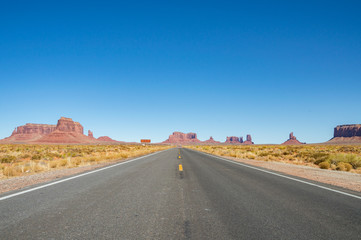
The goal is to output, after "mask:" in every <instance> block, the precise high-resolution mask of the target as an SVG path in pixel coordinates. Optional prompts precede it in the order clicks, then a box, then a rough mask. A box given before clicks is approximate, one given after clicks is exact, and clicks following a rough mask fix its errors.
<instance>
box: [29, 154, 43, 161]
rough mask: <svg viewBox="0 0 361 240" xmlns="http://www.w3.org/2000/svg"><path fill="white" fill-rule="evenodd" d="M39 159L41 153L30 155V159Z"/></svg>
mask: <svg viewBox="0 0 361 240" xmlns="http://www.w3.org/2000/svg"><path fill="white" fill-rule="evenodd" d="M40 159H41V155H40V154H35V155H33V156H32V157H31V160H40Z"/></svg>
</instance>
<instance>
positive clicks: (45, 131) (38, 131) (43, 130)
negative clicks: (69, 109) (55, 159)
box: [0, 117, 137, 144]
mask: <svg viewBox="0 0 361 240" xmlns="http://www.w3.org/2000/svg"><path fill="white" fill-rule="evenodd" d="M83 132H84V128H83V126H82V125H81V124H80V123H78V122H74V121H73V120H72V119H71V118H65V117H61V118H60V119H59V120H58V123H57V125H48V124H33V123H27V124H26V125H24V126H19V127H17V128H15V130H14V131H13V133H12V134H11V136H10V137H7V138H5V139H2V140H0V143H35V144H48V143H52V144H64V143H65V144H73V143H75V144H97V143H107V144H109V143H110V142H112V144H119V143H122V144H123V143H124V144H125V143H126V142H120V141H116V140H113V139H111V138H110V137H105V136H103V137H99V138H98V139H96V138H94V135H93V132H92V131H90V130H89V131H88V136H86V135H84V134H83ZM129 144H130V143H129ZM132 144H137V143H132Z"/></svg>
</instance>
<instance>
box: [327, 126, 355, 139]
mask: <svg viewBox="0 0 361 240" xmlns="http://www.w3.org/2000/svg"><path fill="white" fill-rule="evenodd" d="M333 137H334V138H335V137H361V124H349V125H339V126H337V127H335V129H334V133H333Z"/></svg>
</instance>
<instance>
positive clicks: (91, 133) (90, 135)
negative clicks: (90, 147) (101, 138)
mask: <svg viewBox="0 0 361 240" xmlns="http://www.w3.org/2000/svg"><path fill="white" fill-rule="evenodd" d="M88 137H91V138H94V136H93V132H92V131H90V130H88Z"/></svg>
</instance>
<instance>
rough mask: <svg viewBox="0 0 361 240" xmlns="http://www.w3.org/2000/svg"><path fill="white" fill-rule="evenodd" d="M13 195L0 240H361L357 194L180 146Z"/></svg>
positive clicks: (2, 212) (0, 205)
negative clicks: (321, 186) (302, 180)
mask: <svg viewBox="0 0 361 240" xmlns="http://www.w3.org/2000/svg"><path fill="white" fill-rule="evenodd" d="M179 156H180V157H179ZM323 186H324V185H323ZM327 187H330V188H333V187H331V186H327ZM18 193H19V194H18V195H12V197H9V198H4V197H5V196H9V195H10V194H14V193H8V194H3V195H1V196H0V239H360V238H361V199H360V198H357V197H353V196H352V195H355V196H360V194H359V193H355V192H350V191H348V193H350V194H351V196H349V195H345V194H342V193H338V192H333V191H330V190H327V189H322V188H319V187H317V186H312V185H308V184H305V183H302V182H298V181H293V180H291V179H287V178H284V177H280V176H277V175H273V174H269V173H267V172H262V171H259V170H257V169H253V168H249V167H245V166H242V165H239V164H235V163H232V162H229V161H225V160H222V159H219V158H217V157H212V156H209V155H206V154H204V153H200V152H196V151H193V150H189V149H184V148H174V149H170V150H167V151H163V152H160V153H156V154H153V155H151V156H147V157H143V158H140V159H137V160H134V161H131V162H127V163H124V164H119V165H116V166H114V167H110V168H107V169H104V170H101V171H96V172H93V173H90V174H87V175H82V176H80V177H75V178H73V179H71V180H69V181H63V182H60V183H55V184H53V185H49V186H47V187H44V188H39V189H37V190H34V191H27V192H22V191H19V192H18Z"/></svg>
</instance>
